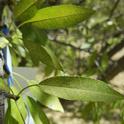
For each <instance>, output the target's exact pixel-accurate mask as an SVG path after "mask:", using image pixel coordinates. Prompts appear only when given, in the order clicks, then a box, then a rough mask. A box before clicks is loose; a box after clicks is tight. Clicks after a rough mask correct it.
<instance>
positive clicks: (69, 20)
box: [21, 5, 94, 29]
mask: <svg viewBox="0 0 124 124" xmlns="http://www.w3.org/2000/svg"><path fill="white" fill-rule="evenodd" d="M93 12H94V11H93V10H92V9H88V8H82V7H80V6H75V5H59V6H53V7H47V8H44V9H40V10H38V11H37V13H36V14H35V15H34V17H32V18H31V19H30V20H27V21H25V22H24V23H23V24H26V23H32V24H33V25H35V26H37V27H39V28H42V29H57V28H65V27H69V26H73V25H75V24H77V23H79V22H82V21H83V20H85V19H87V18H88V17H90V16H91V15H92V14H93ZM23 24H21V25H23Z"/></svg>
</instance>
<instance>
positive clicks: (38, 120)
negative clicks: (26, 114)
mask: <svg viewBox="0 0 124 124" xmlns="http://www.w3.org/2000/svg"><path fill="white" fill-rule="evenodd" d="M27 103H28V107H29V109H30V113H31V115H32V117H33V119H34V121H35V124H50V123H49V120H48V118H47V116H46V115H45V113H44V112H43V111H42V108H41V107H40V106H39V104H38V103H36V102H35V101H34V100H33V99H32V98H31V97H27Z"/></svg>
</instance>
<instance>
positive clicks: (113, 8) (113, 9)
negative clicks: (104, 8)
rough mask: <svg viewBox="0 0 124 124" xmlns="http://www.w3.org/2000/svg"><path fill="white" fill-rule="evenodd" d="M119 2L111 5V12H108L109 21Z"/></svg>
mask: <svg viewBox="0 0 124 124" xmlns="http://www.w3.org/2000/svg"><path fill="white" fill-rule="evenodd" d="M119 2H120V0H116V2H115V4H114V5H113V7H112V9H111V11H110V15H109V19H110V18H112V16H113V14H114V12H115V10H116V8H117V7H118V4H119Z"/></svg>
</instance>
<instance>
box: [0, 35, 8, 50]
mask: <svg viewBox="0 0 124 124" xmlns="http://www.w3.org/2000/svg"><path fill="white" fill-rule="evenodd" d="M8 44H9V41H8V40H7V39H6V38H5V37H0V48H4V47H6V46H7V45H8Z"/></svg>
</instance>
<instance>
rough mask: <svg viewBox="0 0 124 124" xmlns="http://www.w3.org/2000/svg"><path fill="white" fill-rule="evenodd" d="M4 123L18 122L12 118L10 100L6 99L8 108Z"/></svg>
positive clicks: (16, 123) (15, 123) (14, 123)
mask: <svg viewBox="0 0 124 124" xmlns="http://www.w3.org/2000/svg"><path fill="white" fill-rule="evenodd" d="M4 123H5V124H18V121H17V120H16V119H14V118H13V117H12V115H11V104H10V100H8V108H7V111H6V114H5V119H4Z"/></svg>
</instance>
